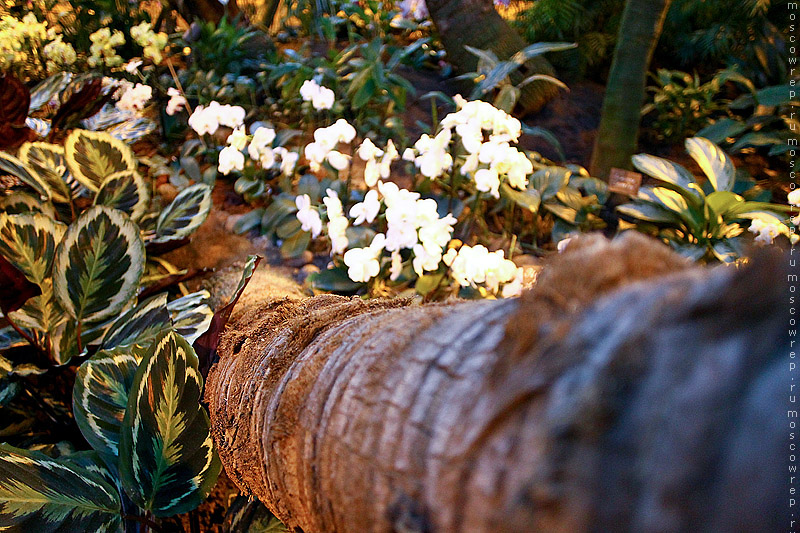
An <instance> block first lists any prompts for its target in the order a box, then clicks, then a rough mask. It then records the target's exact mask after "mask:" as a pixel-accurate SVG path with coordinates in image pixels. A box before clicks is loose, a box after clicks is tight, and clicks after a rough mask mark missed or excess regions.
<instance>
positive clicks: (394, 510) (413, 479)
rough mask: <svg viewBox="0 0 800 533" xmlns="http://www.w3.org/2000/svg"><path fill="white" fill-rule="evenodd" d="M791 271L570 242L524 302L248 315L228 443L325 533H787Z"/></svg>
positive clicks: (373, 305)
mask: <svg viewBox="0 0 800 533" xmlns="http://www.w3.org/2000/svg"><path fill="white" fill-rule="evenodd" d="M786 264H787V261H786V260H784V259H781V258H780V257H776V256H766V257H762V258H760V259H758V260H755V261H754V264H752V265H750V266H747V267H744V268H741V269H739V270H737V269H733V268H719V269H714V270H711V271H709V270H703V269H699V268H687V265H686V264H685V263H684V262H683V260H681V259H680V258H678V257H677V256H675V255H673V254H672V252H670V251H668V250H667V249H666V248H665V247H661V245H655V244H651V243H650V242H642V239H641V237H639V236H636V235H634V236H633V237H631V238H628V239H622V240H618V241H615V242H614V243H613V244H607V243H605V242H599V241H597V240H589V241H587V240H584V241H579V242H578V243H576V244H575V245H574V246H569V247H568V249H567V253H565V254H563V256H562V257H559V258H558V259H557V260H556V261H555V262H554V263H553V264H552V265H550V266H549V267H546V268H545V270H544V271H543V272H542V274H541V275H540V279H539V281H538V282H537V284H536V286H535V287H534V289H532V290H531V291H529V292H528V293H527V294H526V295H524V296H523V297H522V298H520V299H518V300H506V301H481V302H453V303H445V304H436V305H426V306H418V305H411V304H410V302H408V301H404V300H393V301H361V300H357V299H354V300H350V299H345V298H340V297H335V296H319V297H315V298H310V299H305V300H298V299H282V300H277V301H274V300H273V301H269V302H265V303H263V304H261V305H260V306H251V307H250V308H249V309H247V310H245V311H244V312H241V313H239V316H238V317H237V318H236V320H235V321H234V323H233V325H232V326H231V328H230V330H229V331H228V332H227V333H226V334H225V336H224V337H223V340H222V343H221V345H220V356H221V359H220V361H219V363H218V364H217V365H216V366H215V367H214V368H213V369H212V372H211V373H210V375H209V378H208V382H207V386H206V399H207V401H208V402H209V409H210V413H211V420H212V432H213V436H214V439H215V442H216V444H217V447H218V449H219V453H220V457H221V459H222V462H223V465H224V466H225V468H226V470H227V473H228V475H229V476H230V477H231V479H233V480H234V481H235V482H236V483H237V485H239V487H240V488H242V489H243V490H244V491H245V492H246V493H248V494H252V495H254V496H256V497H258V498H259V499H260V500H261V501H262V502H264V503H265V504H266V505H267V506H268V507H269V508H270V509H271V510H272V511H273V512H274V513H275V514H276V516H278V517H279V518H281V519H282V520H283V521H284V522H285V523H286V524H287V525H288V526H290V527H291V528H294V530H295V531H304V532H306V533H312V532H322V531H342V532H350V531H352V532H366V531H376V532H383V531H387V532H388V531H397V532H461V531H464V532H466V531H468V532H484V531H486V532H489V531H491V532H500V531H525V532H528V531H570V532H572V531H590V530H591V531H609V530H632V531H704V530H708V531H734V530H736V531H767V530H773V531H774V530H777V529H778V527H779V526H780V527H785V525H786V524H785V522H784V521H783V517H784V516H786V515H787V513H785V504H786V501H788V496H786V497H785V498H784V496H785V494H784V491H785V490H786V481H787V479H786V477H785V476H787V474H786V470H785V461H786V458H787V457H788V453H789V452H788V450H789V448H788V444H789V442H788V435H789V431H788V429H787V425H786V424H787V422H786V414H785V413H786V410H787V402H786V398H787V393H788V391H789V389H788V387H785V385H786V384H788V378H787V375H786V374H784V372H787V369H788V346H789V340H788V336H787V331H786V319H787V317H788V316H789V315H788V308H787V302H788V298H787V297H786V295H787V291H786V288H787V285H786V280H787V277H786V276H787V268H786ZM668 274H669V275H668ZM653 276H658V279H656V280H653V279H652V278H653ZM645 279H650V281H648V282H647V283H634V284H633V285H631V286H630V287H628V288H625V289H623V290H617V289H618V288H619V287H620V286H621V285H626V284H631V283H633V282H636V281H640V280H645ZM784 499H785V500H786V501H784Z"/></svg>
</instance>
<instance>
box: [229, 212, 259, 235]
mask: <svg viewBox="0 0 800 533" xmlns="http://www.w3.org/2000/svg"><path fill="white" fill-rule="evenodd" d="M263 216H264V208H263V207H258V208H256V209H253V210H252V211H248V212H247V213H245V214H244V215H242V216H241V217H239V219H238V220H237V221H236V224H234V225H233V232H234V233H238V234H242V233H247V232H248V231H250V230H253V229H256V228H258V227H259V226H261V217H263Z"/></svg>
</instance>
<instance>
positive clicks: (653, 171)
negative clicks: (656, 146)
mask: <svg viewBox="0 0 800 533" xmlns="http://www.w3.org/2000/svg"><path fill="white" fill-rule="evenodd" d="M631 160H632V161H633V166H635V167H636V169H637V170H638V171H639V172H643V173H645V174H647V175H648V176H651V177H653V178H655V179H657V180H659V181H663V182H665V183H668V184H670V185H672V186H673V187H677V188H678V189H680V190H681V191H684V192H685V193H686V194H685V196H688V197H694V198H695V199H697V200H698V201H702V196H701V194H702V190H701V189H700V188H699V186H698V185H697V181H696V180H695V179H694V176H692V174H691V173H690V172H689V171H688V170H686V169H685V168H683V167H682V166H681V165H679V164H677V163H673V162H672V161H669V160H667V159H662V158H660V157H655V156H652V155H648V154H637V155H635V156H633V157H632V158H631Z"/></svg>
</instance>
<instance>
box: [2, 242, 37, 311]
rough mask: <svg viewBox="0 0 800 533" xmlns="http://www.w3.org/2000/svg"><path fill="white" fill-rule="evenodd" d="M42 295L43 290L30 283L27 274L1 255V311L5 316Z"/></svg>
mask: <svg viewBox="0 0 800 533" xmlns="http://www.w3.org/2000/svg"><path fill="white" fill-rule="evenodd" d="M40 294H42V289H40V288H39V286H38V285H36V284H35V283H31V282H30V281H28V278H26V277H25V274H23V273H22V272H20V271H19V270H17V267H15V266H14V265H12V264H11V263H9V262H8V261H7V260H6V258H5V257H3V256H2V255H0V311H3V314H4V315H6V316H7V315H8V314H9V313H13V312H14V311H16V310H17V309H19V308H20V307H22V306H23V305H24V304H25V302H27V301H28V299H30V298H33V297H34V296H39V295H40Z"/></svg>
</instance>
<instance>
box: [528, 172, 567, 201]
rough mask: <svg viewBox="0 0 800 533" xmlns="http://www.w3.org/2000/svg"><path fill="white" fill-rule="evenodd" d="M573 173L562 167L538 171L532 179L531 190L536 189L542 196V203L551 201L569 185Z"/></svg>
mask: <svg viewBox="0 0 800 533" xmlns="http://www.w3.org/2000/svg"><path fill="white" fill-rule="evenodd" d="M570 175H571V172H570V171H569V170H567V169H566V168H562V167H547V168H543V169H540V170H537V171H536V172H534V173H533V175H532V176H531V177H530V185H529V186H528V187H529V188H530V189H536V190H537V191H539V194H541V196H542V201H546V200H549V199H550V198H552V197H553V196H555V195H556V193H557V192H558V191H560V190H561V189H562V188H563V187H564V186H565V185H566V184H567V183H569V177H570Z"/></svg>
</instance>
